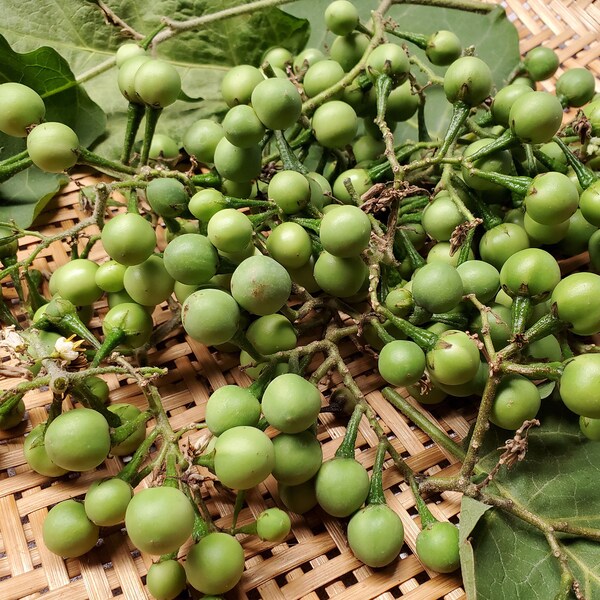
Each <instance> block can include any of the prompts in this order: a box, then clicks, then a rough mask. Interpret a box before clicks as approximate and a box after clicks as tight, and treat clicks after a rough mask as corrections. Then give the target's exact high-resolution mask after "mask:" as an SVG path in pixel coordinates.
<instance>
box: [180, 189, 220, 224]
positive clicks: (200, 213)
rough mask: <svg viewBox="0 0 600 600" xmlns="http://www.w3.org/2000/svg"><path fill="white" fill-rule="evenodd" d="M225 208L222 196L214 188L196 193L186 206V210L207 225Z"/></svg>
mask: <svg viewBox="0 0 600 600" xmlns="http://www.w3.org/2000/svg"><path fill="white" fill-rule="evenodd" d="M226 207H227V204H226V203H225V199H224V196H223V194H222V193H221V192H220V191H219V190H215V189H214V188H207V189H205V190H200V191H199V192H196V193H195V194H194V195H193V196H192V197H191V198H190V203H189V204H188V210H189V211H190V212H191V213H192V215H194V217H196V219H198V221H201V222H202V223H206V224H207V223H208V222H209V221H210V220H211V218H212V217H213V216H214V215H216V214H217V213H218V212H219V211H220V210H223V209H224V208H226Z"/></svg>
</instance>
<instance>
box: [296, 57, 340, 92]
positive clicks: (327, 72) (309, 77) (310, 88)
mask: <svg viewBox="0 0 600 600" xmlns="http://www.w3.org/2000/svg"><path fill="white" fill-rule="evenodd" d="M343 76H344V69H342V66H341V65H340V63H338V62H336V61H335V60H321V61H319V62H317V63H315V64H314V65H312V67H309V69H308V71H306V74H305V75H304V79H303V80H302V85H303V86H304V92H305V93H306V95H307V96H308V97H309V98H313V97H314V96H316V95H317V94H319V93H321V92H323V91H324V90H326V89H327V88H329V87H331V86H332V85H334V84H336V83H337V82H338V81H339V80H340V79H342V77H343Z"/></svg>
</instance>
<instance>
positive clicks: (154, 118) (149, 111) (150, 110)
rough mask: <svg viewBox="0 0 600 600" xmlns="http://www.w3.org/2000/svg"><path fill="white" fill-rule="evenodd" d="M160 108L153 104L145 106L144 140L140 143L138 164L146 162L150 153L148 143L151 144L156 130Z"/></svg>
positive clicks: (145, 163)
mask: <svg viewBox="0 0 600 600" xmlns="http://www.w3.org/2000/svg"><path fill="white" fill-rule="evenodd" d="M162 111H163V109H162V108H154V107H153V106H146V109H145V113H144V114H145V117H146V128H145V129H144V141H143V143H142V152H141V154H140V165H147V164H148V156H149V154H150V145H151V144H152V138H153V137H154V132H155V131H156V124H157V123H158V119H159V118H160V115H161V114H162Z"/></svg>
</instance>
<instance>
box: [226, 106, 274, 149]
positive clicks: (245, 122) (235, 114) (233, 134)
mask: <svg viewBox="0 0 600 600" xmlns="http://www.w3.org/2000/svg"><path fill="white" fill-rule="evenodd" d="M222 126H223V131H224V132H225V137H226V138H227V139H228V140H229V141H230V142H231V143H232V144H233V145H234V146H238V148H249V147H251V146H255V145H256V144H258V143H259V142H260V140H261V139H262V137H263V136H264V134H265V128H264V125H263V124H262V123H261V122H260V119H259V118H258V117H257V116H256V113H255V112H254V109H253V108H252V107H251V106H248V105H247V104H240V105H238V106H234V107H232V108H230V109H229V111H228V112H227V114H226V115H225V117H224V118H223V121H222Z"/></svg>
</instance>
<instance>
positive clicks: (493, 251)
mask: <svg viewBox="0 0 600 600" xmlns="http://www.w3.org/2000/svg"><path fill="white" fill-rule="evenodd" d="M526 248H529V237H528V236H527V232H526V231H525V229H524V228H523V227H521V226H520V225H516V224H515V223H501V224H500V225H497V226H496V227H493V228H492V229H490V230H488V231H486V232H485V233H484V234H483V236H482V238H481V241H480V242H479V255H480V256H481V259H482V260H484V261H485V262H488V263H490V264H491V265H493V266H494V267H496V269H501V268H502V265H503V264H504V263H505V262H506V261H507V260H508V259H509V258H510V257H511V256H512V255H513V254H516V253H517V252H519V251H521V250H525V249H526Z"/></svg>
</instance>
